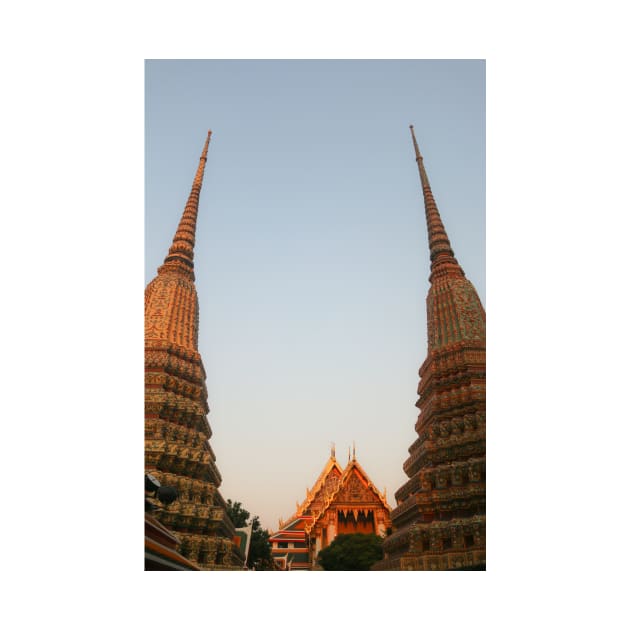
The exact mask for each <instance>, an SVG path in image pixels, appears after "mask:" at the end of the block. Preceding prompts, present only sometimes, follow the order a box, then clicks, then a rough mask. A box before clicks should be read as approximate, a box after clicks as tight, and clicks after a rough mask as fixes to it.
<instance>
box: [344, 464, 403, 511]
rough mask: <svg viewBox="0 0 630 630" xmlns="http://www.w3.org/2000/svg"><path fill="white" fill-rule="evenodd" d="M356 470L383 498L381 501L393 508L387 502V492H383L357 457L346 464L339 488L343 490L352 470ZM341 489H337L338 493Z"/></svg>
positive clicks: (379, 496) (375, 492)
mask: <svg viewBox="0 0 630 630" xmlns="http://www.w3.org/2000/svg"><path fill="white" fill-rule="evenodd" d="M353 470H356V471H357V473H358V474H359V476H360V477H362V478H363V480H364V481H365V483H366V485H367V487H368V488H369V489H370V490H372V491H373V492H374V494H376V496H377V497H378V498H379V499H380V500H381V502H382V503H383V505H384V506H385V507H386V508H387V509H388V510H391V508H390V507H389V505H388V504H387V497H386V496H385V494H383V493H382V492H381V491H380V490H379V489H378V488H377V487H376V486H375V485H374V483H373V482H372V480H371V479H370V478H369V477H368V474H367V473H366V472H365V470H363V467H362V466H361V465H360V464H359V462H358V461H357V460H356V458H353V459H352V460H350V461H349V462H348V465H347V466H346V469H345V470H344V471H343V476H342V477H341V484H340V485H339V490H341V488H342V487H343V486H344V485H345V483H346V481H347V480H348V478H349V477H350V475H351V474H352V471H353ZM338 492H339V491H337V493H336V494H338Z"/></svg>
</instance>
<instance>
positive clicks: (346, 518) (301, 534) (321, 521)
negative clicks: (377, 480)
mask: <svg viewBox="0 0 630 630" xmlns="http://www.w3.org/2000/svg"><path fill="white" fill-rule="evenodd" d="M390 510H391V508H390V507H389V505H388V504H387V499H386V497H385V494H382V493H381V492H380V491H379V490H378V488H377V487H376V486H375V485H374V484H373V483H372V481H371V480H370V478H369V477H368V476H367V473H366V472H365V471H364V470H363V468H362V467H361V466H360V465H359V462H358V461H357V459H356V453H355V451H354V449H353V453H352V459H351V458H350V453H348V463H347V465H346V467H345V468H342V467H341V465H340V464H339V462H338V461H337V459H336V457H335V449H334V448H333V449H332V450H331V453H330V457H329V458H328V461H327V462H326V465H325V466H324V469H323V470H322V472H321V474H320V475H319V477H318V478H317V481H316V482H315V485H314V486H313V487H312V488H311V489H310V490H309V489H308V488H307V490H306V498H305V499H304V501H303V502H302V504H301V505H300V504H298V505H296V511H295V514H293V516H291V518H289V519H287V520H286V521H282V520H281V521H280V523H279V529H278V531H277V532H275V533H273V534H272V535H271V536H270V537H269V542H270V543H271V553H272V557H273V559H274V562H276V564H277V565H278V566H279V568H281V569H286V570H293V571H295V570H298V569H301V570H311V569H315V568H317V566H318V565H317V554H318V553H319V552H320V551H321V550H322V549H324V548H325V547H327V546H328V545H329V544H330V543H331V542H332V541H333V540H334V539H335V537H336V536H337V535H338V534H377V535H378V536H382V537H385V536H386V534H387V533H388V530H389V528H390V527H391V520H390V516H389V515H390Z"/></svg>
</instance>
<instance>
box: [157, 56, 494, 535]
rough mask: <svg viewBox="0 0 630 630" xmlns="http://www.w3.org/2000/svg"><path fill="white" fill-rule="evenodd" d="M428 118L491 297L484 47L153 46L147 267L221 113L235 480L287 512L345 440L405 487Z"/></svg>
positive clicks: (270, 512) (254, 508)
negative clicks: (412, 56)
mask: <svg viewBox="0 0 630 630" xmlns="http://www.w3.org/2000/svg"><path fill="white" fill-rule="evenodd" d="M409 124H413V125H414V127H415V130H416V135H417V138H418V142H419V145H420V150H421V152H422V153H423V156H424V160H425V166H426V168H427V172H428V175H429V179H430V181H431V185H432V188H433V192H434V195H435V198H436V201H437V204H438V207H439V210H440V212H441V215H442V219H443V221H444V224H445V226H446V230H447V232H448V234H449V237H450V240H451V244H452V246H453V249H454V251H455V255H456V257H457V258H458V260H459V261H460V263H461V265H462V267H463V268H464V271H465V272H466V274H467V276H468V277H469V278H470V280H471V281H472V282H473V284H474V285H475V287H476V288H477V291H478V292H479V295H480V298H481V300H482V302H483V303H484V304H485V301H486V300H485V168H484V164H485V65H484V62H482V61H148V62H146V223H145V227H146V250H145V251H146V256H145V260H146V269H145V275H146V278H145V279H146V282H149V281H150V280H151V279H152V278H153V277H154V276H155V274H156V270H157V267H158V266H159V265H160V264H161V263H162V261H163V259H164V257H165V255H166V252H167V250H168V247H169V245H170V243H171V240H172V237H173V234H174V232H175V229H176V226H177V223H178V222H179V219H180V217H181V213H182V211H183V208H184V204H185V202H186V198H187V196H188V193H189V191H190V186H191V183H192V179H193V176H194V173H195V169H196V168H197V164H198V159H199V155H200V153H201V149H202V146H203V142H204V140H205V136H206V132H207V130H208V129H212V131H213V136H212V141H211V144H210V149H209V155H208V163H207V167H206V174H205V179H204V185H203V189H202V193H201V200H200V208H199V219H198V225H197V242H196V248H195V273H196V285H197V291H198V294H199V303H200V324H199V325H200V333H199V350H200V352H201V355H202V358H203V361H204V365H205V368H206V372H207V375H208V377H207V385H208V393H209V405H210V409H211V411H210V415H209V422H210V425H211V427H212V429H213V436H212V438H211V445H212V448H213V449H214V451H215V453H216V455H217V464H218V467H219V470H220V471H221V474H222V476H223V484H222V486H221V492H222V494H223V496H224V497H225V498H226V499H227V498H231V499H233V500H237V501H241V502H242V503H243V505H244V506H245V507H246V508H247V509H248V510H249V511H250V512H251V513H252V514H258V515H259V516H260V517H261V521H262V524H263V526H264V527H267V528H269V529H274V528H275V527H276V526H277V521H278V518H279V517H280V516H283V517H285V518H286V517H288V516H290V515H291V513H292V512H293V511H294V509H295V503H296V501H300V502H301V501H302V499H303V498H304V494H305V489H306V487H307V486H309V487H310V486H311V485H312V484H313V482H314V481H315V479H316V477H317V475H318V474H319V472H320V470H321V468H322V467H323V465H324V463H325V461H326V459H327V457H328V455H329V452H330V444H331V442H334V443H335V444H336V450H337V457H338V459H340V460H341V461H342V463H345V461H346V460H347V452H348V446H350V445H351V444H352V442H353V441H354V442H355V443H356V449H357V458H358V460H359V461H360V463H361V464H362V465H363V467H364V468H365V469H366V471H367V473H368V474H369V475H370V476H371V478H372V480H373V481H374V483H375V484H376V485H377V486H378V487H379V488H380V489H381V490H382V489H383V488H384V487H386V488H387V496H388V499H389V502H390V505H392V506H393V505H394V504H395V501H394V492H395V491H396V490H397V489H398V487H400V485H402V483H404V482H405V481H406V476H405V474H404V473H403V471H402V463H403V461H404V460H405V459H406V457H407V455H408V453H407V449H408V447H409V446H410V445H411V443H412V442H413V441H414V440H415V438H416V434H415V432H414V430H413V426H414V423H415V420H416V417H417V413H418V411H417V409H416V408H415V407H414V404H415V402H416V399H417V396H416V388H417V385H418V375H417V373H418V368H419V366H420V364H421V363H422V361H423V360H424V358H425V355H426V314H425V298H426V294H427V290H428V276H429V258H428V249H427V235H426V227H425V221H424V208H423V202H422V192H421V189H420V184H419V178H418V172H417V168H416V163H415V159H414V153H413V147H412V143H411V137H410V133H409Z"/></svg>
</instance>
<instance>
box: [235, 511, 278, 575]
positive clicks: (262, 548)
mask: <svg viewBox="0 0 630 630" xmlns="http://www.w3.org/2000/svg"><path fill="white" fill-rule="evenodd" d="M227 513H228V516H229V517H230V519H231V520H232V523H234V526H235V527H247V525H248V520H249V516H250V514H249V512H248V511H247V510H246V509H245V508H244V507H243V506H242V505H241V503H240V502H239V501H234V502H232V500H231V499H228V500H227ZM251 525H252V539H251V541H250V543H249V553H248V554H247V566H248V567H249V568H250V569H252V568H256V570H257V571H272V570H273V568H274V566H273V560H272V559H271V544H270V543H269V532H268V531H267V530H266V529H263V528H262V527H261V526H260V519H259V518H258V517H257V516H254V518H253V519H252V521H251Z"/></svg>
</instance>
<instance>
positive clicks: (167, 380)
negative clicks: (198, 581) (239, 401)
mask: <svg viewBox="0 0 630 630" xmlns="http://www.w3.org/2000/svg"><path fill="white" fill-rule="evenodd" d="M211 134H212V132H210V131H209V132H208V137H207V139H206V142H205V145H204V148H203V152H202V155H201V158H200V160H199V166H198V168H197V172H196V174H195V178H194V181H193V185H192V189H191V191H190V195H189V197H188V201H187V203H186V206H185V208H184V213H183V215H182V218H181V220H180V223H179V226H178V228H177V231H176V233H175V237H174V238H173V243H172V245H171V247H170V249H169V251H168V255H167V256H166V258H165V259H164V264H163V265H162V266H161V267H160V268H159V269H158V272H157V276H156V277H155V278H154V279H153V280H152V281H151V282H150V283H149V284H148V285H147V287H146V290H145V294H144V318H145V319H144V322H145V351H144V356H145V359H144V360H145V424H144V426H145V471H146V472H148V473H151V474H152V475H153V476H154V477H155V478H157V479H158V481H159V482H160V483H161V484H162V485H164V486H172V487H175V488H177V491H178V499H177V500H176V501H174V502H172V503H170V504H169V505H168V506H164V507H163V508H161V511H160V512H159V513H157V514H156V515H155V516H156V517H157V519H158V520H159V522H160V523H162V524H163V525H164V526H166V527H167V528H168V529H169V530H171V531H172V532H174V533H175V534H176V538H177V539H178V540H179V541H181V544H180V545H179V548H178V551H179V553H181V555H183V556H184V557H185V558H187V559H189V560H191V561H192V562H194V563H195V564H196V566H198V567H199V568H201V569H202V570H233V569H240V568H242V567H243V564H244V558H243V557H242V554H241V552H240V551H239V550H238V547H236V546H235V544H234V543H233V539H234V537H235V530H234V525H233V523H232V522H231V520H230V518H229V517H228V515H227V513H226V504H225V501H224V500H223V497H222V496H221V494H220V493H219V490H218V488H219V486H220V484H221V475H220V473H219V470H218V468H217V465H216V462H215V460H216V457H215V454H214V452H213V451H212V448H211V447H210V444H209V439H210V437H211V435H212V431H211V429H210V425H209V423H208V420H207V418H206V415H207V414H208V412H209V407H208V392H207V389H206V383H205V381H206V373H205V370H204V367H203V363H202V360H201V355H200V354H199V350H198V333H199V303H198V299H197V290H196V288H195V274H194V264H193V257H194V246H195V232H196V225H197V213H198V209H199V194H200V192H201V185H202V181H203V174H204V169H205V165H206V160H207V155H208V145H209V143H210V137H211Z"/></svg>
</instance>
